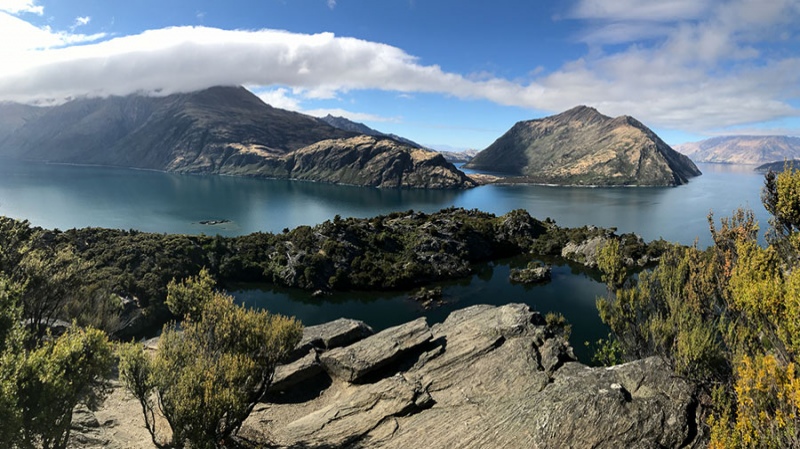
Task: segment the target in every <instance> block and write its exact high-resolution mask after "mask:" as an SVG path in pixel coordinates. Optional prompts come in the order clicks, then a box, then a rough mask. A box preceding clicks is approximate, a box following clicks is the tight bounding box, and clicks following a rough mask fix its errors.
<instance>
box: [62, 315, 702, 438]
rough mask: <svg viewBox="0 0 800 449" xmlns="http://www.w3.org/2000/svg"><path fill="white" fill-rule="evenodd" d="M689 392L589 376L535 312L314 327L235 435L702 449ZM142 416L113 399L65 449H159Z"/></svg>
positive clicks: (656, 381) (131, 404)
mask: <svg viewBox="0 0 800 449" xmlns="http://www.w3.org/2000/svg"><path fill="white" fill-rule="evenodd" d="M694 392H695V387H694V386H693V385H692V384H690V383H689V382H687V381H686V380H684V379H680V378H676V377H675V376H673V374H672V371H671V370H670V368H669V367H668V366H667V365H666V364H665V363H664V362H663V361H661V360H660V359H657V358H649V359H645V360H639V361H635V362H631V363H627V364H624V365H619V366H615V367H612V368H592V367H588V366H586V365H583V364H581V363H578V362H577V361H576V359H575V357H574V355H573V353H572V348H571V347H570V346H569V343H568V342H567V340H566V339H565V337H564V336H563V335H562V332H561V329H560V328H558V327H557V326H554V325H552V324H548V322H547V320H546V319H545V317H543V316H542V315H541V314H539V313H538V312H535V311H532V310H530V309H529V307H528V306H526V305H523V304H508V305H505V306H501V307H494V306H486V305H483V306H473V307H469V308H466V309H462V310H458V311H455V312H453V313H451V314H450V316H449V317H448V318H447V319H446V320H445V321H444V322H443V323H437V324H433V325H431V326H429V325H428V323H426V321H425V319H424V318H420V319H417V320H414V321H411V322H409V323H406V324H403V325H400V326H396V327H393V328H389V329H386V330H384V331H382V332H379V333H377V334H372V332H371V329H369V328H368V327H367V326H366V325H364V324H363V323H360V322H357V321H353V320H346V319H342V320H337V321H334V322H331V323H327V324H324V325H320V326H311V327H308V328H306V329H305V331H304V338H303V340H302V341H301V343H300V344H299V345H298V347H297V350H296V351H295V353H294V355H293V359H292V360H290V361H289V362H288V363H287V364H285V365H283V366H281V367H279V369H278V370H277V371H276V374H275V378H274V383H273V386H272V389H271V392H270V393H269V396H268V397H267V398H266V401H265V402H264V403H262V404H261V405H259V406H257V407H256V408H255V410H254V412H253V413H252V415H251V416H250V418H249V419H248V420H247V421H246V422H245V424H244V426H243V428H242V431H241V432H240V435H241V436H243V437H244V438H246V439H247V440H249V441H251V442H254V443H255V444H257V445H267V446H269V447H280V448H289V447H304V448H329V447H347V448H367V447H369V448H407V447H424V448H454V447H463V448H466V447H535V448H546V447H596V448H617V447H636V448H649V447H667V448H672V447H674V448H678V447H701V446H702V445H703V443H704V440H703V435H702V434H701V433H700V432H698V428H699V426H698V422H699V414H700V411H699V407H698V402H697V400H696V398H695V396H694ZM137 407H138V403H136V402H135V400H133V399H132V398H128V399H127V401H126V400H125V397H124V395H123V394H122V393H121V392H120V391H119V390H117V391H115V392H114V393H113V394H112V397H111V399H110V400H109V401H107V403H106V404H105V405H104V406H103V408H101V409H100V410H98V411H97V412H95V413H91V412H89V411H85V410H84V411H82V412H81V414H80V416H81V419H80V420H77V421H78V422H77V423H76V424H75V430H74V432H73V439H72V444H71V447H74V448H95V447H111V448H122V447H136V448H150V447H152V446H151V444H150V441H149V438H145V437H146V432H145V431H144V429H143V427H142V426H141V423H139V428H137V426H136V422H135V421H137V419H138V421H141V416H140V412H139V411H138V410H136V409H137ZM131 413H134V414H137V413H138V415H136V417H137V418H133V416H131ZM87 423H89V424H87ZM141 438H145V439H144V440H141Z"/></svg>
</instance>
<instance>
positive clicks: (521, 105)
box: [0, 0, 800, 149]
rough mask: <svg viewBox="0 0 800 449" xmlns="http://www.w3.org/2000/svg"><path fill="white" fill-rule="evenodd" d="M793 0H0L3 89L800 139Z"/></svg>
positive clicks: (439, 134) (441, 123)
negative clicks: (219, 91)
mask: <svg viewBox="0 0 800 449" xmlns="http://www.w3.org/2000/svg"><path fill="white" fill-rule="evenodd" d="M798 23H800V2H799V1H798V0H727V1H723V0H561V1H533V0H527V1H518V0H495V1H491V2H488V1H478V2H464V1H451V0H380V1H375V0H282V1H281V0H250V1H246V0H227V1H225V2H220V1H198V0H193V1H185V0H161V1H153V0H136V1H128V2H121V1H107V0H69V1H66V0H0V58H2V59H1V60H2V61H3V63H2V64H0V101H18V102H27V103H36V104H53V103H59V102H63V101H66V100H67V99H69V98H75V97H79V96H87V95H88V96H106V95H126V94H130V93H133V92H145V93H151V94H160V95H163V94H168V93H173V92H183V91H191V90H196V89H201V88H205V87H210V86H212V85H218V84H228V85H236V84H241V85H245V86H246V87H248V88H249V89H250V90H252V91H253V92H255V93H256V94H258V95H259V96H261V98H263V99H264V100H265V101H267V102H268V103H270V104H272V105H274V106H276V107H282V108H286V109H292V110H297V111H301V112H305V113H308V114H311V115H325V114H327V113H332V114H334V115H343V116H346V117H348V118H351V119H353V120H357V121H361V122H364V123H366V124H367V125H369V126H372V127H373V128H376V129H379V130H381V131H385V132H392V133H396V134H399V135H402V136H405V137H408V138H410V139H413V140H415V141H417V142H420V143H423V144H427V145H437V146H438V145H449V146H452V147H456V148H477V149H482V148H484V147H486V146H488V145H489V144H491V142H492V141H494V139H496V138H497V137H499V136H500V135H501V134H502V133H504V132H505V131H506V130H508V128H510V127H511V126H512V125H513V124H514V123H515V122H517V121H519V120H528V119H532V118H538V117H543V116H546V115H551V114H553V113H558V112H561V111H564V110H566V109H569V108H571V107H573V106H576V105H579V104H586V105H591V106H594V107H596V108H597V109H598V110H599V111H600V112H602V113H604V114H606V115H610V116H617V115H623V114H624V115H632V116H634V117H636V118H638V119H639V120H641V121H642V122H644V123H645V124H646V125H648V126H650V127H651V128H653V129H654V130H655V131H656V132H657V133H658V134H659V135H661V136H662V137H663V138H664V139H665V140H666V141H667V142H668V143H671V144H679V143H683V142H686V141H692V140H699V139H702V138H706V137H709V136H714V135H724V134H788V135H800V119H799V118H798V117H799V116H800V25H797V24H798Z"/></svg>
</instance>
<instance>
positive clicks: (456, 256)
mask: <svg viewBox="0 0 800 449" xmlns="http://www.w3.org/2000/svg"><path fill="white" fill-rule="evenodd" d="M597 236H601V237H602V238H604V239H608V238H612V239H619V240H620V242H622V248H623V250H622V252H623V254H625V255H626V257H627V258H628V259H629V260H640V259H641V257H642V256H643V255H644V254H647V255H648V257H657V255H658V252H659V251H660V246H658V245H645V244H644V242H642V241H641V240H640V239H638V237H636V236H634V235H633V234H626V235H623V236H616V235H615V234H614V233H613V230H607V229H601V228H595V227H583V228H575V229H566V228H560V227H558V226H556V225H555V223H553V222H552V221H551V220H546V221H544V222H541V221H538V220H536V219H534V218H532V217H531V216H530V215H529V214H528V213H527V212H525V211H522V210H517V211H512V212H509V213H508V214H506V215H503V216H499V217H498V216H495V215H492V214H488V213H484V212H479V211H476V210H469V211H468V210H464V209H456V208H450V209H445V210H442V211H440V212H437V213H433V214H424V213H419V212H413V211H408V212H400V213H392V214H389V215H383V216H377V217H373V218H367V219H357V218H347V219H342V218H340V217H335V218H334V219H333V220H329V221H326V222H324V223H322V224H319V225H317V226H314V227H310V226H299V227H297V228H295V229H292V230H288V229H286V230H284V232H282V233H279V234H271V233H254V234H249V235H245V236H241V237H233V238H224V237H220V236H213V237H212V236H205V235H194V236H192V235H168V234H153V233H144V232H138V231H123V230H111V229H100V228H85V229H71V230H68V231H58V230H55V231H51V230H44V229H40V228H37V227H32V226H30V224H29V223H27V222H25V221H16V220H12V219H8V218H2V217H0V245H1V246H0V247H2V248H3V252H2V254H0V269H3V271H5V272H8V273H10V276H11V277H12V278H13V279H14V280H15V281H17V282H19V283H20V284H25V285H27V286H28V294H26V295H25V298H26V300H25V305H24V309H25V310H24V315H25V316H26V317H27V318H29V319H31V321H32V322H34V323H47V322H49V321H51V320H53V319H55V318H61V319H65V320H67V321H70V320H72V319H75V320H77V321H78V324H79V325H92V326H95V327H98V328H100V329H103V330H106V331H107V332H109V333H113V334H116V335H119V336H130V335H135V334H136V333H137V332H140V331H141V328H140V327H138V326H132V325H131V324H130V322H129V320H127V318H125V319H124V320H123V322H120V316H123V317H127V316H128V315H130V312H131V310H134V311H135V310H146V311H147V312H148V313H147V316H146V319H145V320H143V321H147V322H149V323H150V325H151V326H152V325H156V326H158V325H160V324H161V323H163V322H164V321H166V320H167V319H169V318H170V315H169V313H167V307H166V306H165V305H164V301H165V299H166V296H167V284H168V283H169V282H170V281H171V280H173V279H185V278H187V277H188V276H194V275H197V274H198V273H199V272H200V270H201V269H202V268H206V269H207V270H208V271H209V273H210V274H211V275H212V276H213V277H214V278H215V279H216V280H217V281H218V282H219V283H220V284H221V285H222V286H225V285H226V284H228V283H232V282H266V283H274V284H276V285H281V286H286V287H294V288H302V289H306V290H310V291H321V292H325V291H331V290H385V289H404V288H412V287H415V286H421V285H425V284H427V283H430V282H434V281H438V280H444V279H454V278H459V277H464V276H467V275H469V274H471V273H472V267H473V265H474V264H475V263H476V262H481V261H486V260H493V259H498V258H503V257H509V256H514V255H519V254H524V253H529V252H533V253H535V254H538V255H543V256H546V255H556V256H559V255H560V254H561V249H562V248H563V247H564V245H566V244H567V243H569V242H575V243H580V242H582V241H584V240H587V239H590V238H593V237H597ZM50 280H52V282H49V281H50ZM48 282H49V283H48ZM59 289H60V290H59ZM125 326H128V327H127V328H126V329H125V331H124V332H120V329H121V328H122V327H125ZM43 329H44V326H43V327H42V328H41V330H42V331H43Z"/></svg>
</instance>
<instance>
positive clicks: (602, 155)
mask: <svg viewBox="0 0 800 449" xmlns="http://www.w3.org/2000/svg"><path fill="white" fill-rule="evenodd" d="M464 167H465V168H470V169H476V170H483V171H488V172H496V173H502V174H504V175H506V176H508V177H509V178H511V179H506V180H505V181H510V182H534V183H543V184H558V185H603V186H674V185H680V184H685V183H687V182H688V180H689V178H691V177H693V176H698V175H700V174H701V173H700V171H699V170H698V169H697V167H696V166H695V165H694V163H692V161H691V160H690V159H689V158H688V157H686V156H684V155H682V154H680V153H678V152H676V151H675V150H673V149H672V148H670V147H669V145H667V144H666V143H665V142H664V141H663V140H661V139H660V138H659V137H658V136H657V135H656V134H655V133H654V132H653V131H652V130H650V129H649V128H647V127H646V126H645V125H643V124H642V123H641V122H639V121H638V120H636V119H634V118H633V117H630V116H620V117H616V118H611V117H607V116H605V115H602V114H600V113H599V112H597V110H595V109H593V108H590V107H587V106H578V107H575V108H573V109H570V110H568V111H566V112H563V113H561V114H558V115H554V116H550V117H545V118H542V119H537V120H529V121H522V122H518V123H517V124H515V125H514V126H513V127H512V128H511V129H510V130H509V131H508V132H506V133H505V134H504V135H503V136H501V137H500V138H499V139H497V140H496V141H495V142H494V143H493V144H492V145H490V146H489V147H487V148H486V149H484V150H483V151H481V152H480V153H478V155H477V156H475V157H474V158H473V159H472V161H470V162H469V163H467V164H466V165H464Z"/></svg>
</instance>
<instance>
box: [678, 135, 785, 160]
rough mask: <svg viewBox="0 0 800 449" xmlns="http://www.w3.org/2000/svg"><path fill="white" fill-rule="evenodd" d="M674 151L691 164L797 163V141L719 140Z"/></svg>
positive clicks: (771, 138)
mask: <svg viewBox="0 0 800 449" xmlns="http://www.w3.org/2000/svg"><path fill="white" fill-rule="evenodd" d="M675 149H676V150H678V151H680V152H681V153H683V154H685V155H687V156H689V157H690V158H692V160H694V161H695V162H715V163H724V164H752V165H759V164H766V163H769V162H782V161H783V160H784V159H800V137H788V136H722V137H713V138H711V139H706V140H701V141H700V142H692V143H685V144H682V145H676V146H675Z"/></svg>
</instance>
